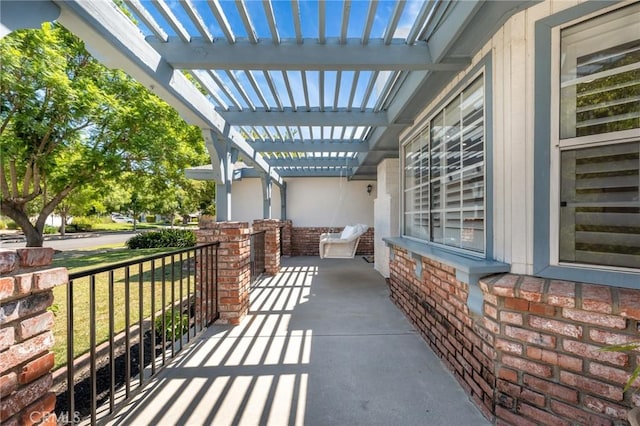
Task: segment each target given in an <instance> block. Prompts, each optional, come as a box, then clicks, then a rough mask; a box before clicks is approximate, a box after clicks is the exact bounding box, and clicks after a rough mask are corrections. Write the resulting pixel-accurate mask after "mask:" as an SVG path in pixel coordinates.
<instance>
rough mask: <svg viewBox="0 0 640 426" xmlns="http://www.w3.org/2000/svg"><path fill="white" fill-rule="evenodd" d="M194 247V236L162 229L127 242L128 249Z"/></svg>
mask: <svg viewBox="0 0 640 426" xmlns="http://www.w3.org/2000/svg"><path fill="white" fill-rule="evenodd" d="M194 245H196V234H194V233H193V231H189V230H183V229H163V230H161V231H153V232H145V233H144V234H138V235H136V236H134V237H131V238H129V240H127V247H129V248H130V249H139V248H160V247H192V246H194Z"/></svg>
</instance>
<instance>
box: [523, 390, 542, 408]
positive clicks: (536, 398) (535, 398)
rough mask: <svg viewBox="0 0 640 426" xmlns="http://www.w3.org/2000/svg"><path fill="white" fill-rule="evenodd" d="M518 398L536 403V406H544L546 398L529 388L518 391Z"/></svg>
mask: <svg viewBox="0 0 640 426" xmlns="http://www.w3.org/2000/svg"><path fill="white" fill-rule="evenodd" d="M520 399H522V400H524V401H527V402H528V403H530V404H533V405H537V406H538V407H544V405H545V403H546V398H545V396H544V395H543V394H541V393H538V392H533V391H531V390H529V389H523V390H522V393H520Z"/></svg>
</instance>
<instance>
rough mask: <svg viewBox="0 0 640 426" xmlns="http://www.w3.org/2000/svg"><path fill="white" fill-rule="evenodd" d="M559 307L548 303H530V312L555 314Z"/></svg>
mask: <svg viewBox="0 0 640 426" xmlns="http://www.w3.org/2000/svg"><path fill="white" fill-rule="evenodd" d="M557 309H558V308H556V307H555V306H551V305H547V304H546V303H530V304H529V312H531V313H534V314H538V315H544V316H548V317H553V316H555V315H556V310H557Z"/></svg>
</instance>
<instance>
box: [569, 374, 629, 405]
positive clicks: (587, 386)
mask: <svg viewBox="0 0 640 426" xmlns="http://www.w3.org/2000/svg"><path fill="white" fill-rule="evenodd" d="M560 382H561V383H564V384H567V385H569V386H573V387H576V388H579V389H582V390H585V391H587V392H589V393H592V394H594V395H599V396H603V397H605V398H609V399H612V400H614V401H622V397H623V395H622V387H620V386H612V385H609V384H607V383H604V382H601V381H599V380H594V379H590V378H588V377H584V376H581V375H578V374H573V373H569V372H568V371H561V372H560Z"/></svg>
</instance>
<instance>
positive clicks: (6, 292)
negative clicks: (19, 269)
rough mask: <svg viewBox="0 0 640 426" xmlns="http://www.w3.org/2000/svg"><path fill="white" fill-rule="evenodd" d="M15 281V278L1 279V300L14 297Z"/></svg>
mask: <svg viewBox="0 0 640 426" xmlns="http://www.w3.org/2000/svg"><path fill="white" fill-rule="evenodd" d="M14 291H15V279H14V278H13V277H2V278H0V300H2V299H6V298H8V297H11V296H13V293H14Z"/></svg>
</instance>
